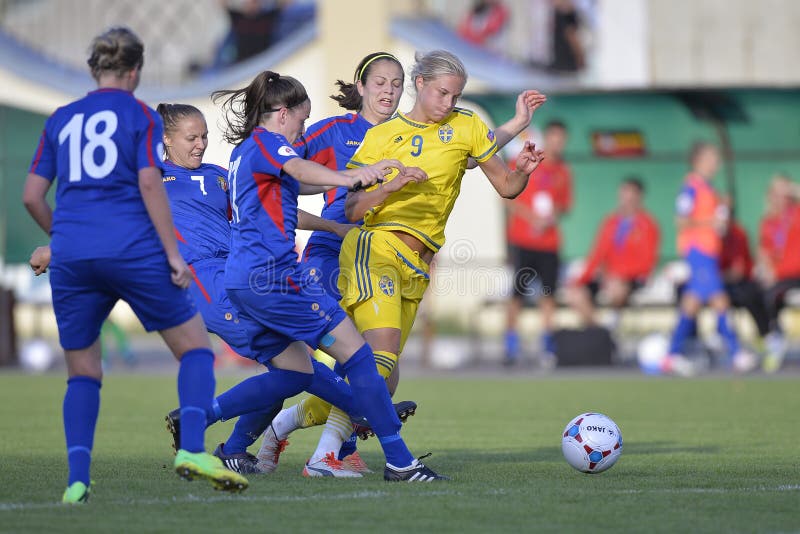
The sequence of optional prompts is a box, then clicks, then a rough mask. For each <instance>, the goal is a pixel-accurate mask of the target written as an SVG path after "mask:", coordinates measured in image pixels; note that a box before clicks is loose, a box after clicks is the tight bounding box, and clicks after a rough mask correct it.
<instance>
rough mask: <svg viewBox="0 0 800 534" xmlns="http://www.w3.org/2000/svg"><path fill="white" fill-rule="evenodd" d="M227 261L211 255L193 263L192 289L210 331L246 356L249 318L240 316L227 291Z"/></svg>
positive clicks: (248, 349)
mask: <svg viewBox="0 0 800 534" xmlns="http://www.w3.org/2000/svg"><path fill="white" fill-rule="evenodd" d="M225 261H226V259H225V258H209V259H206V260H200V261H196V262H194V263H193V264H192V265H190V269H191V270H192V274H194V283H193V284H192V285H191V286H189V291H190V292H191V294H192V297H194V301H195V303H197V310H198V311H199V312H200V315H202V316H203V321H204V322H205V323H206V328H207V329H208V331H209V332H211V333H212V334H217V335H218V336H219V337H220V338H222V340H223V341H224V342H225V343H227V344H228V345H230V347H231V348H232V349H233V350H234V351H235V352H236V353H237V354H239V355H242V356H247V355H248V354H250V343H249V341H248V340H247V329H246V328H245V325H244V324H242V323H243V322H246V321H247V320H246V319H242V318H240V317H239V312H238V311H237V310H236V308H235V307H234V306H233V304H231V301H230V299H229V298H228V293H227V292H226V291H225Z"/></svg>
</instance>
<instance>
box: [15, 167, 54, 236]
mask: <svg viewBox="0 0 800 534" xmlns="http://www.w3.org/2000/svg"><path fill="white" fill-rule="evenodd" d="M51 185H53V182H51V181H50V180H48V179H47V178H44V177H42V176H39V175H38V174H35V173H28V176H27V178H25V187H24V189H23V191H22V202H23V203H24V204H25V209H27V210H28V213H30V214H31V217H33V220H34V221H36V224H38V225H39V227H40V228H41V229H42V230H44V231H45V233H46V234H47V235H50V229H51V227H52V226H53V209H52V208H51V207H50V204H48V203H47V192H48V191H49V190H50V186H51Z"/></svg>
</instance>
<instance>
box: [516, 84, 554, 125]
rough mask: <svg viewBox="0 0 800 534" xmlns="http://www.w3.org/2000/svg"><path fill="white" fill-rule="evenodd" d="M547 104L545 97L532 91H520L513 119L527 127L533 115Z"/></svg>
mask: <svg viewBox="0 0 800 534" xmlns="http://www.w3.org/2000/svg"><path fill="white" fill-rule="evenodd" d="M545 102H547V97H546V96H545V95H543V94H542V93H540V92H539V91H536V90H534V89H528V90H527V91H522V92H521V93H520V94H519V95H518V96H517V104H516V107H515V113H514V118H515V119H516V120H518V121H520V123H521V124H524V125H526V126H527V125H528V124H530V122H531V119H533V113H534V112H535V111H536V110H537V109H539V108H540V107H542V104H544V103H545Z"/></svg>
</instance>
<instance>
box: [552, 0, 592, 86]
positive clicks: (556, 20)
mask: <svg viewBox="0 0 800 534" xmlns="http://www.w3.org/2000/svg"><path fill="white" fill-rule="evenodd" d="M552 32H553V33H552V34H553V58H552V61H551V63H550V68H551V69H552V70H554V71H556V72H563V73H572V72H577V71H579V70H581V69H583V67H584V66H585V65H586V60H585V54H584V50H583V44H582V43H581V38H580V19H579V17H578V11H577V10H576V9H575V5H574V4H573V2H572V0H553V27H552Z"/></svg>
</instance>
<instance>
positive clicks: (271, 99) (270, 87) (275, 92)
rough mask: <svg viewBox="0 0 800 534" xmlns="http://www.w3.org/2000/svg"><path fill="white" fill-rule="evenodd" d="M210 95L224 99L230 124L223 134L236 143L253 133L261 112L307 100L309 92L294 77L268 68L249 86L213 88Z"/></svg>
mask: <svg viewBox="0 0 800 534" xmlns="http://www.w3.org/2000/svg"><path fill="white" fill-rule="evenodd" d="M211 98H212V99H213V100H214V102H218V101H220V100H222V109H223V111H224V113H225V122H226V125H227V127H226V130H225V133H224V135H223V137H224V138H225V140H226V141H228V142H229V143H233V144H235V145H236V144H239V143H241V142H242V141H244V140H245V139H247V138H248V137H250V134H251V133H252V132H253V130H254V129H255V127H256V126H258V123H259V122H260V121H261V117H262V116H264V115H265V114H267V113H273V112H275V111H278V110H280V109H281V108H283V107H285V108H290V109H291V108H293V107H295V106H299V105H300V104H302V103H303V102H305V101H306V100H308V93H306V88H305V87H303V84H302V83H300V82H299V81H297V80H296V79H295V78H292V77H291V76H281V75H280V74H278V73H277V72H272V71H270V70H265V71H264V72H261V73H259V74H258V75H257V76H256V77H255V78H253V81H252V82H250V85H248V86H247V87H242V88H241V89H225V90H221V91H214V92H213V93H211Z"/></svg>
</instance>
